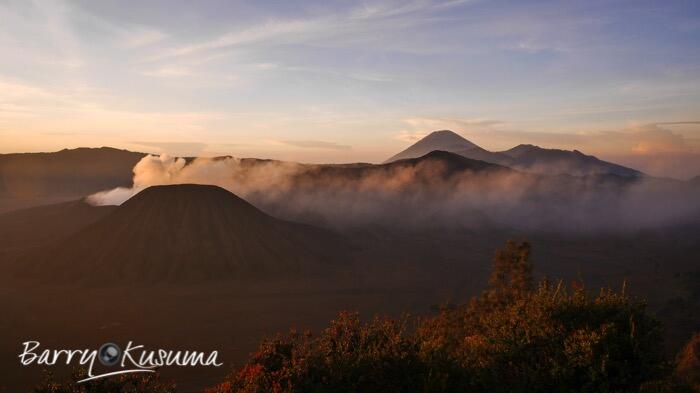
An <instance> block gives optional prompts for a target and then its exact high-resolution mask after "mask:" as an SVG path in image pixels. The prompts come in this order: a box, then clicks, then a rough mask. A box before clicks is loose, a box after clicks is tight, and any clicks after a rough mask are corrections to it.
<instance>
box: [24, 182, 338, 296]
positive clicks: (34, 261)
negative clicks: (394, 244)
mask: <svg viewBox="0 0 700 393" xmlns="http://www.w3.org/2000/svg"><path fill="white" fill-rule="evenodd" d="M345 250H346V246H345V244H344V242H343V240H342V239H341V238H340V237H339V236H337V235H335V234H333V233H331V232H328V231H325V230H321V229H318V228H315V227H311V226H307V225H302V224H296V223H291V222H286V221H281V220H278V219H275V218H273V217H271V216H269V215H267V214H265V213H263V212H262V211H260V210H258V209H257V208H255V207H254V206H253V205H251V204H249V203H248V202H246V201H244V200H243V199H241V198H239V197H237V196H236V195H234V194H232V193H230V192H229V191H226V190H224V189H222V188H219V187H216V186H206V185H192V184H183V185H171V186H153V187H149V188H147V189H145V190H143V191H141V192H140V193H138V194H137V195H135V196H134V197H132V198H131V199H129V200H128V201H126V202H125V203H123V204H122V205H121V206H119V207H117V208H115V209H114V210H113V211H112V212H110V213H109V214H108V215H107V216H105V217H103V218H102V219H100V220H98V221H96V222H95V223H94V224H92V225H90V226H88V227H86V228H84V229H83V230H81V231H78V232H77V233H75V234H74V235H72V236H70V237H69V238H67V239H65V240H63V241H60V242H58V243H57V244H54V245H52V246H50V247H45V248H43V249H42V250H40V251H38V252H36V253H33V254H32V255H30V256H28V257H27V261H26V263H25V265H26V266H24V267H23V268H22V269H23V272H25V273H26V272H27V271H28V272H29V274H30V275H33V276H39V277H52V279H53V278H68V279H80V280H93V281H94V280H109V281H110V282H114V281H137V282H138V281H145V282H156V281H200V280H210V279H226V278H239V279H247V278H252V277H272V276H279V275H289V274H291V275H294V274H302V273H304V274H311V275H313V274H317V273H320V272H322V271H324V270H328V269H330V268H332V264H333V262H335V261H336V260H338V259H340V258H334V257H333V256H334V255H343V254H344V251H345Z"/></svg>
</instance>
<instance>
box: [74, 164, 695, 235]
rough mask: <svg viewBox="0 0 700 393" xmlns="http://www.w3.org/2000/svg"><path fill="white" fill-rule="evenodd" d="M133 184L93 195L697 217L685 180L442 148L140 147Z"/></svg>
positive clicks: (344, 218) (490, 223)
mask: <svg viewBox="0 0 700 393" xmlns="http://www.w3.org/2000/svg"><path fill="white" fill-rule="evenodd" d="M133 172H134V177H133V186H132V187H131V188H115V189H112V190H108V191H103V192H99V193H96V194H93V195H90V196H89V197H88V198H87V200H88V201H89V202H90V203H92V204H94V205H118V204H121V203H122V202H124V201H125V200H127V199H128V198H130V197H131V196H133V195H135V194H136V193H138V192H139V191H141V190H143V189H145V188H147V187H149V186H153V185H168V184H186V183H192V184H211V185H217V186H220V187H223V188H225V189H227V190H229V191H231V192H233V193H235V194H237V195H239V196H241V197H242V198H244V199H246V200H248V201H250V202H251V203H253V204H255V205H256V206H258V207H259V208H261V209H263V210H265V211H267V212H268V213H270V214H273V215H275V216H277V217H280V218H284V219H289V220H297V221H303V222H309V223H313V224H317V225H325V226H329V227H334V228H337V229H351V228H356V227H361V226H367V225H372V226H400V227H404V228H412V227H422V228H424V227H436V226H450V227H452V226H460V227H466V228H471V229H478V228H483V227H498V228H509V229H523V230H545V231H548V230H552V231H559V230H567V231H577V232H581V231H582V232H586V231H600V230H610V231H629V230H639V229H645V228H653V227H658V226H666V225H678V224H688V223H692V224H695V223H699V222H700V219H699V217H700V189H699V188H698V187H695V186H693V185H692V184H690V183H686V182H680V181H674V180H666V179H657V178H651V177H640V178H624V177H620V176H615V175H603V176H586V177H575V176H568V175H557V176H543V175H534V174H529V173H523V172H519V171H516V170H512V169H510V168H507V167H502V166H498V165H493V164H488V163H485V162H482V161H476V160H470V159H466V158H464V157H461V156H457V155H454V154H451V153H445V152H433V153H430V154H428V155H426V156H424V157H421V158H418V159H410V160H404V161H398V162H394V163H390V164H383V165H371V164H347V165H309V164H298V163H291V162H281V161H272V160H258V159H238V158H232V157H222V158H196V159H194V160H192V161H189V162H188V161H187V160H185V159H184V158H175V157H170V156H167V155H161V156H155V155H148V156H145V157H144V158H143V159H141V161H139V162H138V163H137V164H136V166H135V167H134V169H133Z"/></svg>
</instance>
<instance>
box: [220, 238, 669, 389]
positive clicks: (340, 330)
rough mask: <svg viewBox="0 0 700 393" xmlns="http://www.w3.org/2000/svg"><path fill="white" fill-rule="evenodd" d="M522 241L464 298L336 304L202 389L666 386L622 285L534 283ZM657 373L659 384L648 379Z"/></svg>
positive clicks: (637, 304) (648, 332) (652, 338)
mask: <svg viewBox="0 0 700 393" xmlns="http://www.w3.org/2000/svg"><path fill="white" fill-rule="evenodd" d="M529 255H530V246H529V244H527V243H515V242H509V243H507V244H506V247H505V249H504V250H502V251H500V252H498V253H497V254H496V257H495V258H494V270H493V274H492V276H491V279H490V281H489V287H488V288H487V289H486V290H485V291H484V293H483V294H482V295H481V296H479V297H478V298H476V299H473V300H472V301H471V302H470V303H469V304H467V305H464V306H460V307H458V308H455V309H445V310H442V311H441V312H440V313H439V314H438V315H436V316H432V317H427V318H423V319H420V320H417V321H416V322H415V324H416V326H413V325H412V323H411V322H410V321H409V320H407V319H402V320H399V321H394V320H391V319H386V318H379V319H374V320H373V321H371V322H369V323H364V324H363V323H361V322H360V320H359V318H358V316H357V315H356V314H347V313H343V314H341V315H340V316H339V317H338V319H337V320H335V321H333V322H332V323H331V326H330V327H329V328H328V329H326V330H325V331H323V332H322V333H321V334H320V335H319V336H318V337H314V336H312V335H310V334H303V335H302V334H298V333H296V332H292V333H290V334H289V335H287V336H278V337H276V338H274V339H272V340H268V341H265V342H264V343H263V345H262V346H261V347H260V349H259V351H258V352H257V353H256V354H255V355H253V358H252V359H251V361H250V362H249V363H248V364H247V365H246V366H245V367H243V368H242V369H241V370H239V371H238V372H235V373H233V374H232V375H230V376H229V377H228V378H227V379H226V381H225V382H223V383H222V384H220V385H218V386H216V387H214V388H212V389H211V390H210V392H211V393H224V392H226V393H228V392H465V391H468V392H489V393H491V392H523V393H525V392H637V391H639V390H640V387H642V386H645V389H647V391H649V392H651V391H654V390H649V389H657V390H656V391H659V392H661V391H664V390H658V389H666V388H668V387H669V386H672V382H670V381H665V380H664V381H661V382H658V383H656V382H655V381H659V378H660V377H663V376H665V375H667V374H668V371H669V370H670V369H669V368H668V367H667V365H666V364H665V362H664V361H663V357H662V339H661V326H660V325H659V323H658V322H656V321H655V320H654V319H652V318H651V317H649V316H648V315H647V314H646V308H645V304H644V303H643V302H641V301H639V300H637V299H634V298H632V297H630V296H628V295H627V294H625V293H624V291H622V292H615V291H612V290H602V291H600V293H598V294H597V295H595V296H593V295H591V294H589V293H587V292H585V291H584V290H583V289H582V288H580V287H577V288H573V289H567V288H565V287H564V285H563V284H561V283H559V284H558V285H553V284H551V283H549V282H547V281H543V282H541V283H540V284H539V285H538V286H537V287H536V288H533V280H532V265H531V263H530V261H529ZM655 383H656V384H655Z"/></svg>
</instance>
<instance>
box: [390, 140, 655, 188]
mask: <svg viewBox="0 0 700 393" xmlns="http://www.w3.org/2000/svg"><path fill="white" fill-rule="evenodd" d="M433 150H442V151H447V152H451V153H455V154H459V155H461V156H464V157H467V158H470V159H473V160H480V161H486V162H489V163H492V164H498V165H502V166H508V167H511V168H515V169H518V170H522V171H527V172H534V173H539V174H547V175H558V174H569V175H574V176H588V175H607V174H612V175H618V176H631V177H637V176H642V175H643V174H642V173H641V172H639V171H636V170H634V169H631V168H627V167H624V166H621V165H617V164H613V163H610V162H606V161H602V160H599V159H598V158H596V157H594V156H588V155H585V154H583V153H581V152H579V151H578V150H574V151H567V150H557V149H544V148H541V147H538V146H534V145H519V146H516V147H514V148H512V149H510V150H506V151H503V152H491V151H488V150H486V149H483V148H481V147H479V146H477V145H476V144H474V143H472V142H470V141H468V140H467V139H465V138H463V137H462V136H460V135H459V134H456V133H454V132H452V131H448V130H442V131H435V132H432V133H430V134H429V135H428V136H426V137H425V138H423V139H421V140H420V141H418V142H416V143H415V144H413V145H412V146H410V147H409V148H408V149H406V150H404V151H402V152H400V153H399V154H396V155H395V156H393V157H391V158H390V159H388V160H387V161H386V162H394V161H397V160H401V159H406V158H416V157H420V156H423V155H425V154H427V153H428V152H430V151H433Z"/></svg>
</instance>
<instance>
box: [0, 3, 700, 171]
mask: <svg viewBox="0 0 700 393" xmlns="http://www.w3.org/2000/svg"><path fill="white" fill-rule="evenodd" d="M0 21H2V23H0V50H1V51H2V53H3V61H2V62H0V138H2V140H0V151H2V152H14V151H47V150H57V149H60V148H64V147H77V146H102V145H110V146H116V147H123V148H129V149H132V150H146V151H154V152H158V151H167V152H170V153H172V154H187V155H191V154H198V155H213V154H233V155H236V156H260V157H272V158H280V159H289V160H298V161H306V162H348V161H371V162H377V161H382V160H383V159H385V158H386V157H388V156H390V155H392V154H393V153H395V152H396V151H398V150H401V149H403V148H405V147H406V146H408V145H409V144H410V143H411V142H412V141H415V140H416V138H419V137H420V136H422V135H425V134H426V133H427V132H430V131H432V130H436V129H444V128H448V129H452V130H454V131H457V132H459V133H461V134H462V135H464V136H465V137H467V138H469V139H470V140H472V141H473V142H475V143H477V144H479V145H481V146H483V147H485V148H488V149H492V150H499V149H507V148H510V147H512V146H515V145H517V144H519V143H535V144H538V145H541V146H545V147H556V148H566V149H574V148H577V149H579V150H583V151H584V152H587V153H590V154H596V155H599V156H601V157H603V158H608V159H614V160H617V161H620V162H622V163H627V164H634V165H637V166H640V167H642V168H641V169H643V170H647V171H648V172H651V173H653V174H661V175H670V176H675V177H689V176H691V175H693V174H700V160H699V159H698V154H699V153H700V139H699V138H700V124H698V121H699V120H700V50H699V49H700V48H699V47H700V44H699V43H700V3H699V2H697V1H655V2H645V1H585V2H574V1H479V0H473V1H470V0H464V1H463V0H439V1H438V0H435V1H428V0H424V1H383V0H379V1H366V2H360V1H358V2H354V1H351V2H348V1H298V2H296V1H255V2H234V1H198V2H191V1H149V2H129V3H128V5H127V3H125V2H123V1H87V0H86V1H73V2H71V1H66V2H63V1H59V0H56V1H35V2H29V1H16V2H15V1H0Z"/></svg>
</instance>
